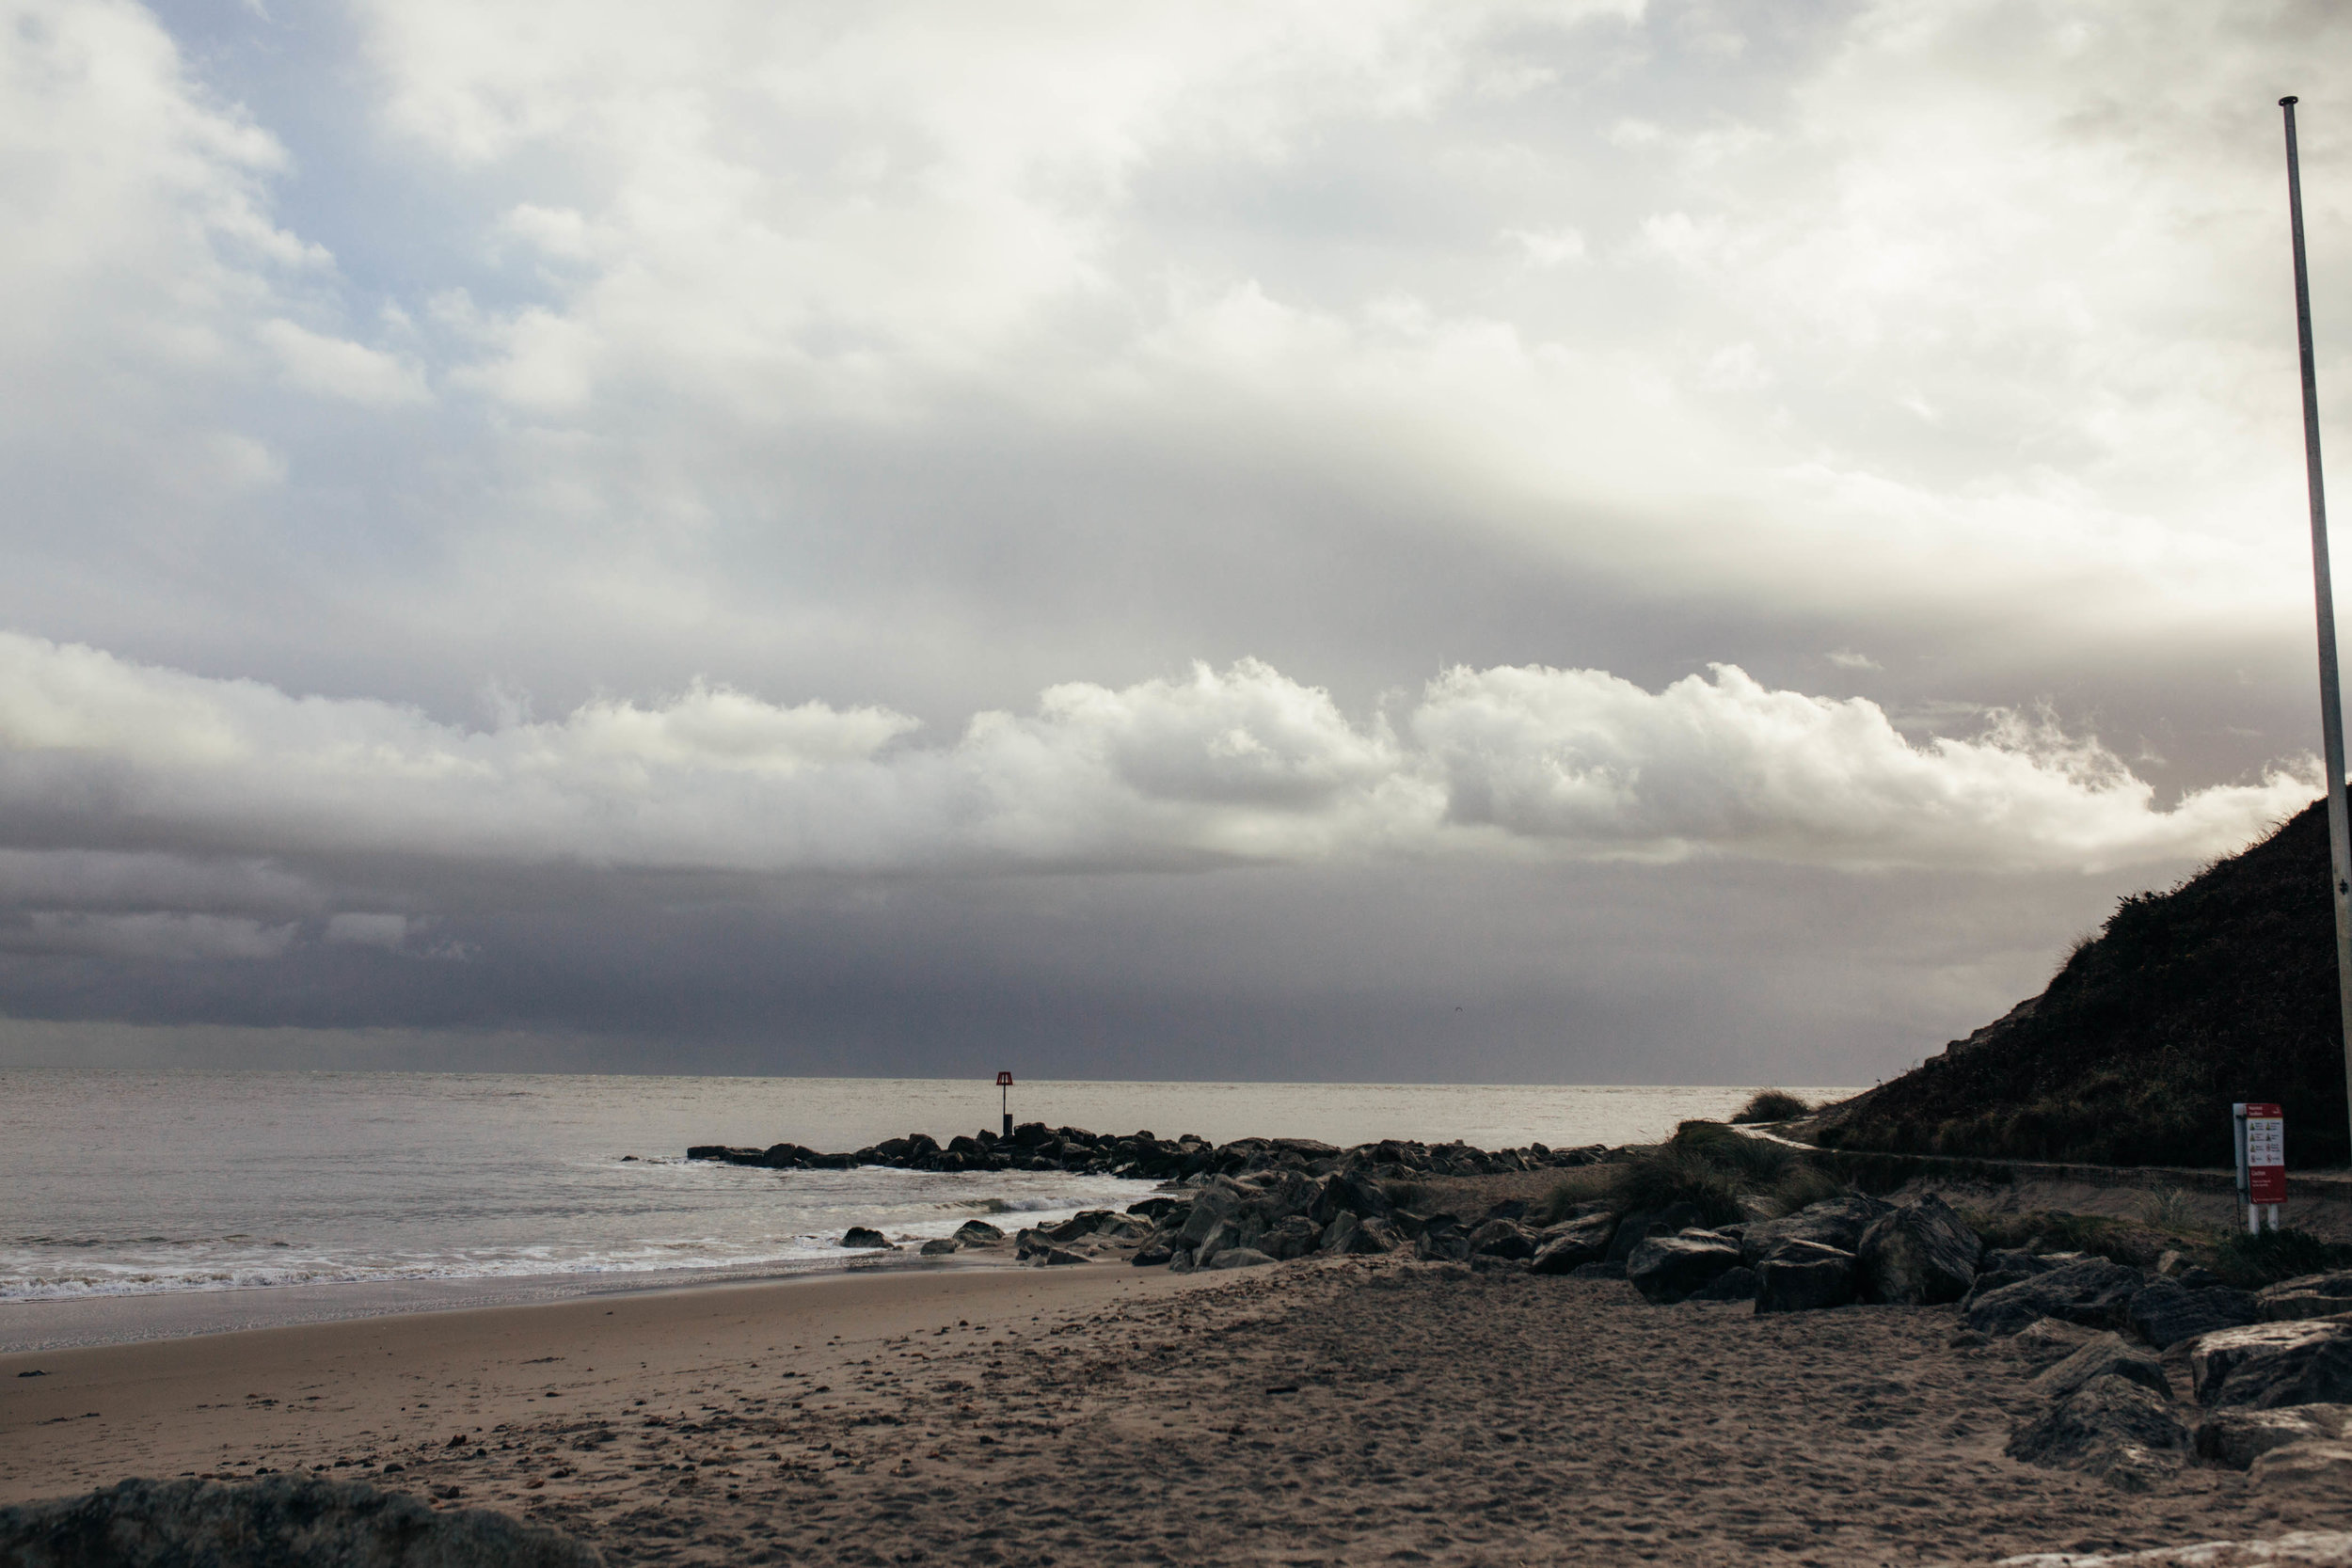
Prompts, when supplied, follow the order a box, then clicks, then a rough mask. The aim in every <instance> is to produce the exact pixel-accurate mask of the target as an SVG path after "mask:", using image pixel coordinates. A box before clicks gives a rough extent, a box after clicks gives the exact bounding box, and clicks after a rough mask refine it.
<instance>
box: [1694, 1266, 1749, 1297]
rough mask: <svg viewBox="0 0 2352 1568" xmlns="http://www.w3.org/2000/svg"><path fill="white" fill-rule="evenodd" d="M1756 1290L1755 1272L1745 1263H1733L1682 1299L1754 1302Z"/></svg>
mask: <svg viewBox="0 0 2352 1568" xmlns="http://www.w3.org/2000/svg"><path fill="white" fill-rule="evenodd" d="M1756 1288H1757V1280H1756V1271H1755V1270H1754V1269H1752V1268H1749V1267H1748V1266H1747V1265H1746V1264H1745V1263H1735V1264H1733V1265H1732V1266H1731V1267H1730V1268H1727V1269H1725V1270H1724V1272H1723V1273H1721V1274H1719V1275H1716V1276H1715V1277H1714V1278H1713V1279H1710V1280H1708V1282H1707V1283H1706V1284H1704V1285H1702V1286H1700V1287H1699V1288H1698V1289H1697V1290H1695V1291H1692V1292H1691V1293H1690V1294H1689V1295H1687V1296H1685V1297H1683V1298H1682V1299H1683V1300H1685V1301H1754V1300H1755V1299H1756Z"/></svg>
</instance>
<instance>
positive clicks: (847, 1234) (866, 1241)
mask: <svg viewBox="0 0 2352 1568" xmlns="http://www.w3.org/2000/svg"><path fill="white" fill-rule="evenodd" d="M841 1244H842V1245H843V1246H853V1247H879V1248H881V1249H882V1251H884V1252H896V1251H898V1248H897V1247H894V1246H892V1245H891V1244H890V1238H889V1237H887V1236H885V1235H883V1234H882V1232H881V1231H879V1230H876V1229H873V1228H872V1227H867V1226H863V1225H853V1226H851V1227H850V1228H849V1229H847V1230H845V1231H843V1232H842V1233H841Z"/></svg>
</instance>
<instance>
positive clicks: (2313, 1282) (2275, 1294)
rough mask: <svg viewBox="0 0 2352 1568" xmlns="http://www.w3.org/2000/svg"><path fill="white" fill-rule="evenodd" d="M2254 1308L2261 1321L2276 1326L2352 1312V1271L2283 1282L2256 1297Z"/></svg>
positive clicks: (2312, 1275) (2314, 1275) (2346, 1270)
mask: <svg viewBox="0 0 2352 1568" xmlns="http://www.w3.org/2000/svg"><path fill="white" fill-rule="evenodd" d="M2254 1306H2255V1315H2256V1316H2257V1317H2259V1318H2260V1319H2261V1320H2262V1321H2263V1322H2264V1323H2292V1322H2294V1321H2295V1320H2296V1319H2298V1318H2332V1317H2334V1316H2335V1315H2336V1314H2337V1313H2339V1312H2352V1269H2345V1270H2338V1271H2337V1272H2335V1273H2333V1274H2308V1275H2304V1276H2303V1277H2302V1278H2300V1279H2288V1280H2281V1281H2280V1283H2278V1284H2276V1285H2273V1286H2271V1287H2270V1288H2269V1289H2267V1290H2265V1291H2262V1292H2261V1293H2260V1294H2258V1295H2256V1296H2255V1298H2254ZM2249 1321H2251V1320H2249Z"/></svg>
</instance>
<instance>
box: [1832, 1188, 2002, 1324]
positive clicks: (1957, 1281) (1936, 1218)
mask: <svg viewBox="0 0 2352 1568" xmlns="http://www.w3.org/2000/svg"><path fill="white" fill-rule="evenodd" d="M1983 1252H1984V1243H1982V1242H1980V1241H1979V1240H1978V1239H1977V1233H1976V1232H1975V1231H1973V1230H1971V1229H1969V1228H1968V1227H1967V1225H1966V1224H1965V1223H1964V1222H1963V1221H1962V1219H1961V1217H1960V1216H1959V1215H1958V1214H1956V1213H1954V1212H1952V1209H1951V1206H1950V1205H1949V1204H1947V1203H1946V1202H1945V1201H1944V1200H1943V1199H1942V1198H1940V1197H1937V1196H1935V1195H1934V1194H1932V1193H1931V1194H1929V1195H1928V1196H1925V1197H1923V1198H1921V1199H1920V1200H1919V1201H1918V1202H1916V1203H1911V1204H1906V1205H1904V1206H1903V1207H1902V1208H1900V1209H1898V1210H1896V1211H1895V1212H1892V1213H1889V1214H1881V1215H1880V1216H1879V1217H1878V1218H1877V1219H1875V1220H1872V1221H1871V1222H1870V1227H1869V1228H1868V1229H1867V1230H1865V1231H1864V1232H1863V1233H1862V1240H1861V1242H1860V1243H1857V1244H1856V1245H1855V1247H1854V1258H1855V1259H1856V1262H1857V1263H1858V1265H1859V1267H1860V1270H1861V1278H1862V1294H1863V1298H1864V1299H1865V1300H1867V1301H1875V1302H1883V1303H1885V1304H1887V1305H1890V1306H1896V1307H1937V1306H1941V1305H1942V1304H1944V1303H1945V1302H1947V1301H1958V1300H1959V1299H1960V1298H1961V1297H1963V1296H1964V1295H1966V1294H1967V1293H1968V1288H1969V1287H1970V1286H1971V1285H1973V1284H1975V1283H1976V1280H1977V1259H1979V1257H1981V1256H1982V1255H1983Z"/></svg>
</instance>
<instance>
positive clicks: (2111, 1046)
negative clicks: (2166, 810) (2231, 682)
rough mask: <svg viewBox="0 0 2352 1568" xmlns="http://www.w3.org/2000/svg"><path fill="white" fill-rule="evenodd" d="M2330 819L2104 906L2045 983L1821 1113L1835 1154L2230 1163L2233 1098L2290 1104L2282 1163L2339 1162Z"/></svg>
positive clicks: (1823, 1134) (2341, 1135)
mask: <svg viewBox="0 0 2352 1568" xmlns="http://www.w3.org/2000/svg"><path fill="white" fill-rule="evenodd" d="M2334 918H2335V917H2334V914H2333V911H2331V910H2330V909H2329V907H2328V814H2327V805H2326V802H2325V801H2321V802H2318V803H2316V804H2313V805H2312V806H2311V807H2309V808H2308V809H2306V810H2304V811H2302V812H2300V813H2298V814H2296V816H2295V817H2294V818H2293V819H2292V820H2290V821H2289V822H2287V823H2286V825H2285V826H2283V827H2281V828H2280V829H2279V831H2278V832H2274V833H2273V834H2271V835H2270V837H2268V838H2266V839H2265V840H2263V841H2262V842H2261V843H2260V844H2257V845H2255V846H2253V847H2251V848H2249V849H2247V850H2245V851H2243V852H2241V853H2239V854H2236V855H2233V856H2231V857H2230V858H2229V859H2228V860H2224V861H2219V862H2217V863H2215V864H2213V865H2211V866H2209V867H2207V868H2206V869H2205V870H2204V871H2202V872H2201V873H2199V874H2198V875H2197V876H2195V877H2193V878H2191V879H2189V880H2187V881H2185V882H2184V883H2182V884H2181V885H2180V886H2179V887H2176V888H2174V889H2172V890H2171V891H2170V892H2168V893H2140V894H2134V895H2131V896H2130V897H2128V898H2125V899H2123V900H2122V903H2120V904H2119V905H2118V906H2117V907H2116V911H2115V913H2114V915H2113V916H2112V917H2110V918H2109V919H2108V921H2107V923H2106V929H2105V930H2104V931H2102V932H2101V933H2100V935H2099V936H2098V937H2097V938H2096V939H2095V940H2094V941H2091V942H2086V943H2084V944H2083V946H2082V947H2081V948H2079V949H2078V950H2077V951H2076V952H2075V953H2074V957H2073V958H2069V959H2068V960H2067V963H2066V967H2065V968H2064V969H2062V970H2060V971H2059V972H2058V976H2057V978H2055V979H2053V980H2052V981H2051V982H2050V987H2049V989H2048V990H2045V991H2043V992H2042V994H2041V995H2040V996H2038V997H2035V998H2034V999H2032V1000H2031V1001H2029V1002H2026V1003H2022V1004H2020V1005H2019V1006H2017V1007H2016V1008H2015V1009H2014V1010H2013V1011H2011V1012H2010V1014H2009V1016H2007V1017H2006V1018H2003V1019H2001V1020H2000V1021H1999V1022H1996V1023H1993V1024H1989V1025H1987V1026H1986V1027H1984V1028H1982V1029H1979V1030H1978V1031H1977V1032H1976V1033H1975V1034H1974V1035H1971V1036H1970V1037H1968V1038H1967V1039H1965V1040H1955V1041H1953V1042H1952V1044H1951V1045H1950V1046H1949V1047H1948V1048H1947V1050H1946V1051H1945V1053H1944V1054H1942V1055H1940V1056H1935V1057H1931V1058H1930V1059H1929V1060H1928V1061H1927V1062H1926V1063H1925V1064H1924V1065H1923V1066H1921V1067H1919V1068H1917V1069H1915V1070H1913V1071H1911V1072H1907V1073H1905V1074H1903V1075H1902V1076H1901V1077H1900V1078H1897V1079H1894V1080H1892V1081H1891V1082H1889V1083H1886V1084H1883V1085H1880V1086H1879V1087H1877V1088H1875V1089H1873V1090H1871V1091H1870V1092H1869V1093H1868V1094H1867V1095H1862V1096H1858V1097H1857V1098H1855V1099H1854V1100H1851V1101H1847V1102H1846V1104H1844V1105H1842V1106H1839V1107H1837V1108H1836V1109H1835V1110H1833V1111H1832V1112H1830V1113H1829V1115H1828V1116H1827V1117H1825V1118H1824V1121H1823V1123H1822V1125H1821V1128H1820V1140H1821V1141H1822V1142H1823V1143H1825V1144H1831V1145H1834V1146H1836V1147H1839V1148H1870V1149H1887V1150H1893V1151H1897V1152H1901V1153H1923V1154H1971V1155H1983V1156H1990V1157H2008V1158H2011V1159H2033V1160H2082V1161H2090V1162H2095V1163H2101V1164H2164V1165H2225V1166H2226V1165H2228V1164H2232V1162H2233V1155H2232V1153H2231V1148H2230V1102H2231V1101H2237V1100H2257V1101H2259V1100H2272V1101H2280V1103H2281V1104H2283V1105H2284V1106H2285V1108H2286V1117H2287V1162H2288V1164H2290V1165H2291V1166H2311V1165H2323V1164H2344V1163H2345V1159H2346V1155H2347V1152H2348V1149H2347V1139H2346V1133H2345V1108H2344V1057H2343V1048H2342V1045H2341V1044H2340V1042H2339V1040H2338V1038H2337V1022H2336V1020H2337V1009H2336V956H2335V926H2334Z"/></svg>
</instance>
